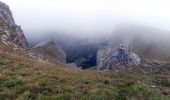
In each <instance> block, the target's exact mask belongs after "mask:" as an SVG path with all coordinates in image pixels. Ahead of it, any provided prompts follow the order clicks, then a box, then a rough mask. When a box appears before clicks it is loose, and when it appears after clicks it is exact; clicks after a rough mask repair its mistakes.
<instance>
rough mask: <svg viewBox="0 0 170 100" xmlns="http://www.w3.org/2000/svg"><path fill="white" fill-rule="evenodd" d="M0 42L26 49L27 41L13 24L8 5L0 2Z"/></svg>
mask: <svg viewBox="0 0 170 100" xmlns="http://www.w3.org/2000/svg"><path fill="white" fill-rule="evenodd" d="M0 41H1V42H2V43H4V44H6V45H10V46H14V47H15V48H17V47H22V48H26V47H27V40H26V38H25V36H24V34H23V31H22V30H21V28H20V26H18V25H16V24H15V21H14V19H13V17H12V12H11V11H10V9H9V7H8V5H6V4H4V3H2V2H0Z"/></svg>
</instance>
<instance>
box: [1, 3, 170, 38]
mask: <svg viewBox="0 0 170 100" xmlns="http://www.w3.org/2000/svg"><path fill="white" fill-rule="evenodd" d="M1 1H3V2H5V3H6V4H8V5H9V6H10V8H11V10H12V12H13V16H14V19H15V21H16V23H17V24H18V25H21V26H22V29H23V30H24V33H25V35H26V36H27V37H34V36H40V35H42V34H46V33H49V32H53V33H62V34H64V33H65V34H71V35H78V36H82V37H87V36H89V37H92V36H97V35H107V34H110V33H111V32H112V31H113V30H114V27H115V26H116V25H117V24H119V23H124V22H125V23H137V24H141V25H146V26H152V27H156V28H160V29H164V30H170V13H169V11H170V6H169V5H170V1H169V0H1Z"/></svg>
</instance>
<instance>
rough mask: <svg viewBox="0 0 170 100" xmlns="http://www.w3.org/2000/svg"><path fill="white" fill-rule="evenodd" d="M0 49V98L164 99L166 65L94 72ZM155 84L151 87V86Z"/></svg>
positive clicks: (168, 83) (168, 91) (169, 81)
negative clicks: (158, 69)
mask: <svg viewBox="0 0 170 100" xmlns="http://www.w3.org/2000/svg"><path fill="white" fill-rule="evenodd" d="M62 66H63V65H61V64H58V65H53V64H47V63H43V62H37V61H33V60H31V59H28V58H26V57H21V56H19V55H17V54H15V53H11V54H5V53H2V52H1V53H0V100H6V99H7V100H15V99H17V100H32V99H36V100H112V99H113V100H115V99H116V100H126V99H128V100H145V99H146V100H164V99H168V98H170V74H169V73H170V66H165V67H164V68H163V69H160V71H159V72H157V71H156V70H155V71H154V70H153V72H149V71H146V70H143V69H144V68H143V67H142V66H141V67H140V68H138V69H136V70H135V71H134V72H125V71H122V72H113V71H110V72H104V71H103V72H95V71H87V70H86V71H85V70H84V71H80V70H71V69H67V68H63V67H62ZM153 85H154V86H156V87H151V86H153Z"/></svg>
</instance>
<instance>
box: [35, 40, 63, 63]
mask: <svg viewBox="0 0 170 100" xmlns="http://www.w3.org/2000/svg"><path fill="white" fill-rule="evenodd" d="M32 50H33V52H34V53H36V54H40V55H42V56H44V57H45V58H46V59H48V60H49V62H53V63H56V62H57V61H60V62H63V63H66V55H65V52H64V51H63V50H62V49H61V48H60V47H59V46H58V45H57V44H56V43H55V42H53V41H52V40H47V41H44V42H41V43H39V44H37V45H36V46H34V47H33V49H32Z"/></svg>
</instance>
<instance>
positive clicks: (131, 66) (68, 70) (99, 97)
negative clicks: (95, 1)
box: [0, 2, 170, 100]
mask: <svg viewBox="0 0 170 100" xmlns="http://www.w3.org/2000/svg"><path fill="white" fill-rule="evenodd" d="M126 32H127V33H131V31H129V32H128V31H126ZM120 33H121V32H120ZM146 33H147V32H146ZM57 38H60V37H57ZM117 39H119V38H117ZM141 39H142V38H141ZM63 40H65V39H61V41H60V40H58V41H59V42H60V43H58V44H59V45H57V43H56V42H57V40H56V41H51V40H50V41H45V42H41V43H39V44H37V45H35V46H34V47H33V48H29V47H28V43H27V39H26V38H25V36H24V33H23V31H22V29H21V27H20V26H18V25H16V24H15V21H14V19H13V17H12V12H11V11H10V9H9V7H8V5H6V4H4V3H2V2H0V100H168V99H169V98H170V74H169V73H170V63H165V61H166V59H163V58H161V57H164V54H162V53H159V54H160V59H161V60H163V62H162V61H155V60H154V61H152V60H153V59H151V60H147V59H143V58H145V55H144V53H145V52H144V53H143V54H142V53H140V52H136V51H135V53H137V54H139V57H138V55H137V54H135V53H134V52H132V51H129V50H128V49H129V48H126V47H125V46H123V45H121V43H120V42H119V43H118V45H120V46H118V45H117V44H116V45H117V46H118V47H113V48H112V45H113V44H114V43H116V42H113V41H112V39H111V40H107V39H106V40H100V41H98V40H94V41H91V40H84V41H77V40H74V39H73V40H69V39H68V40H67V41H65V42H63ZM121 42H123V43H124V39H123V41H122V38H121ZM112 43H113V44H112ZM134 43H138V42H134ZM62 44H64V45H63V46H62ZM161 44H162V43H161ZM130 45H133V44H130ZM140 45H141V46H143V45H142V44H140ZM147 46H148V47H150V45H147ZM153 46H154V45H153ZM161 46H162V45H161ZM60 47H61V48H60ZM101 47H107V48H106V49H101ZM134 47H135V46H133V48H134ZM143 47H145V48H146V46H143ZM115 48H117V49H115ZM135 48H136V47H135ZM141 48H142V47H141ZM114 49H115V50H114ZM139 49H140V48H139ZM154 49H155V48H154ZM100 50H101V51H100ZM136 50H137V49H136ZM146 50H148V49H146ZM98 51H100V52H98ZM142 51H143V50H142ZM146 52H148V51H146ZM150 52H152V51H150ZM148 53H149V52H148ZM163 53H164V52H163ZM166 53H167V52H166ZM146 54H147V53H146ZM161 54H162V55H161ZM142 55H144V56H142ZM147 55H148V56H151V55H149V54H147ZM152 55H154V54H152ZM66 56H67V58H66ZM140 57H141V58H140ZM151 57H152V58H154V56H151ZM157 57H159V56H157ZM103 58H104V59H103ZM105 58H106V59H105ZM146 58H147V57H146ZM168 59H169V58H168ZM66 60H67V63H68V64H66ZM96 60H99V63H100V64H101V66H102V68H98V61H96ZM102 62H104V64H103V63H102ZM105 63H106V64H107V66H106V65H105ZM126 65H128V66H126ZM78 67H82V69H81V68H78ZM106 67H107V68H106ZM83 69H84V70H83Z"/></svg>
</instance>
